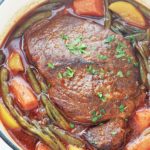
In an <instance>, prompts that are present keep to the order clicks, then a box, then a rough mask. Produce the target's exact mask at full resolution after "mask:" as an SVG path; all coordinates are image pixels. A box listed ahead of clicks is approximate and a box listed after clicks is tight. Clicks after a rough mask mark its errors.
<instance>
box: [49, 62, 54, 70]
mask: <svg viewBox="0 0 150 150" xmlns="http://www.w3.org/2000/svg"><path fill="white" fill-rule="evenodd" d="M47 66H48V67H49V68H51V69H54V68H55V66H54V64H53V63H48V64H47Z"/></svg>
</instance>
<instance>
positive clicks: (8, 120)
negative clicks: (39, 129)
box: [0, 103, 20, 129]
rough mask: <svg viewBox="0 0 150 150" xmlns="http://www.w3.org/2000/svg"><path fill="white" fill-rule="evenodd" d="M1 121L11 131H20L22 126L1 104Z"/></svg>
mask: <svg viewBox="0 0 150 150" xmlns="http://www.w3.org/2000/svg"><path fill="white" fill-rule="evenodd" d="M0 120H1V121H2V123H3V124H4V125H5V126H7V127H8V128H9V129H19V128H20V126H19V124H18V123H17V122H16V120H15V119H14V118H13V117H12V116H11V114H10V113H9V112H8V110H7V109H6V107H5V106H4V105H3V104H1V103H0Z"/></svg>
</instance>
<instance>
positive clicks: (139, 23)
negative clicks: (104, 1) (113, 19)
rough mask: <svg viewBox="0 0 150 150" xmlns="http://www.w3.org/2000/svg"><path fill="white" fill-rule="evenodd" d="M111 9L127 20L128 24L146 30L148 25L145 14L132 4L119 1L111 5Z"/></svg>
mask: <svg viewBox="0 0 150 150" xmlns="http://www.w3.org/2000/svg"><path fill="white" fill-rule="evenodd" d="M109 9H110V10H111V11H113V12H115V13H116V14H118V15H119V16H121V18H122V19H123V20H125V21H126V22H127V23H128V24H131V25H133V26H136V27H139V28H145V27H146V25H147V23H146V20H145V18H144V16H143V14H142V13H141V12H140V11H139V10H138V9H137V8H136V7H135V6H133V5H132V4H130V3H128V2H124V1H117V2H114V3H112V4H110V5H109Z"/></svg>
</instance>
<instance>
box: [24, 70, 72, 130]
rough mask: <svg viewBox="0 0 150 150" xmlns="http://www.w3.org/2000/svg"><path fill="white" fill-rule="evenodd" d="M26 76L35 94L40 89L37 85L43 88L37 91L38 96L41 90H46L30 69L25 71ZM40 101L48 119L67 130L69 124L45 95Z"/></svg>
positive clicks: (44, 85)
mask: <svg viewBox="0 0 150 150" xmlns="http://www.w3.org/2000/svg"><path fill="white" fill-rule="evenodd" d="M27 74H28V76H29V79H30V83H31V84H32V87H33V89H34V90H35V92H36V90H37V89H38V90H39V89H40V86H39V85H43V86H42V87H41V89H40V91H38V94H39V93H42V90H43V91H45V89H48V88H47V86H46V84H45V83H44V82H43V81H42V80H41V79H42V78H39V80H38V81H37V78H36V76H37V75H35V74H34V72H33V71H32V69H31V68H28V69H27ZM39 83H40V84H39ZM41 100H42V102H43V104H44V107H45V108H46V111H47V114H48V116H49V118H50V119H51V120H52V121H53V122H54V123H56V124H57V125H58V126H60V127H62V128H63V129H66V130H67V129H69V123H68V122H67V120H66V119H65V118H64V117H63V116H62V114H61V113H60V112H59V111H58V110H57V108H56V107H55V106H54V104H53V103H52V102H51V100H50V99H49V98H48V97H47V96H46V95H45V94H42V95H41Z"/></svg>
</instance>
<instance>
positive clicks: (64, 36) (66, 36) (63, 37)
mask: <svg viewBox="0 0 150 150" xmlns="http://www.w3.org/2000/svg"><path fill="white" fill-rule="evenodd" d="M61 38H62V39H63V40H68V39H69V37H68V35H65V34H62V35H61Z"/></svg>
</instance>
